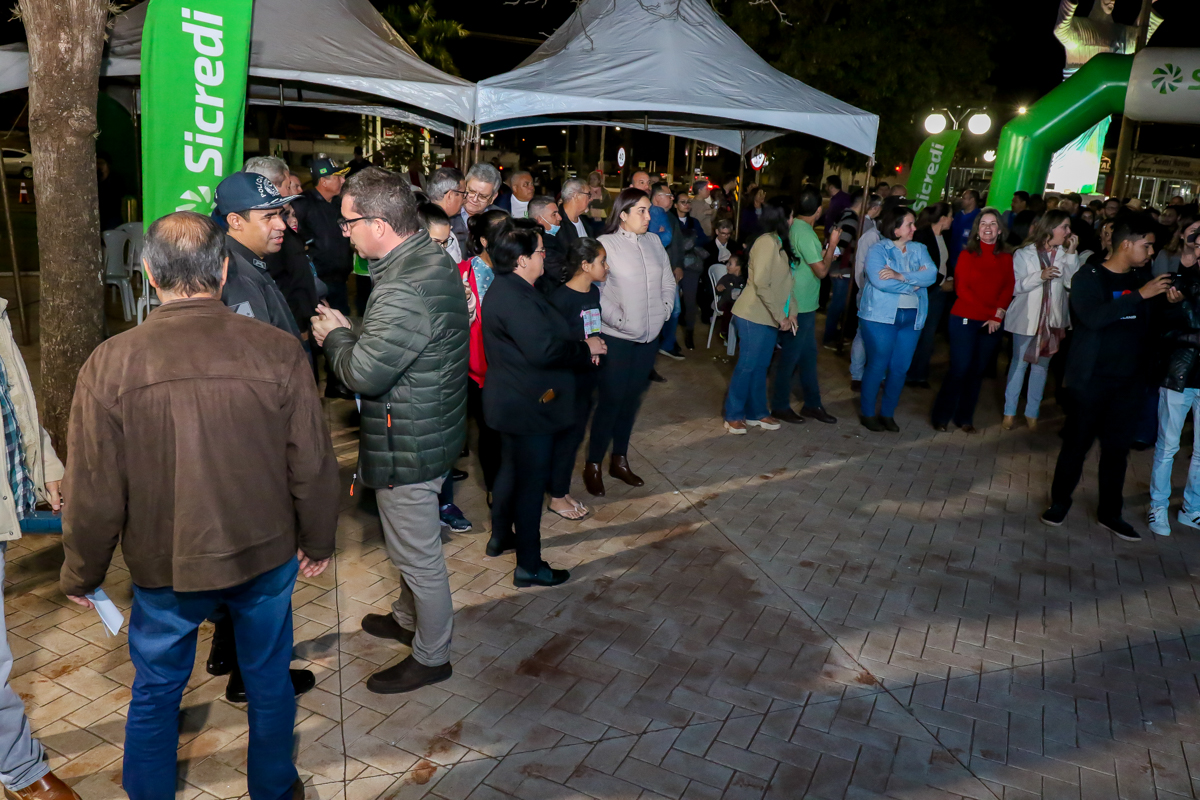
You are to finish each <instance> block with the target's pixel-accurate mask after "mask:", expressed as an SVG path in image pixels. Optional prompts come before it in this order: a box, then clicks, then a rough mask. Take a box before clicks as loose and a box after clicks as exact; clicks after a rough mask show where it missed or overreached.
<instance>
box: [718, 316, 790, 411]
mask: <svg viewBox="0 0 1200 800" xmlns="http://www.w3.org/2000/svg"><path fill="white" fill-rule="evenodd" d="M733 324H734V326H735V330H737V335H738V344H739V345H740V346H741V352H740V353H738V360H737V366H735V367H734V368H733V377H732V378H730V379H729V393H728V394H726V395H725V421H726V422H745V421H746V420H748V419H762V418H763V417H766V416H770V414H769V412H768V410H767V369H769V368H770V366H771V356H772V355H773V354H774V353H775V341H776V339H777V338H778V337H779V329H778V328H776V327H775V326H773V325H759V324H758V323H757V322H751V321H750V320H747V319H742V318H741V317H734V318H733Z"/></svg>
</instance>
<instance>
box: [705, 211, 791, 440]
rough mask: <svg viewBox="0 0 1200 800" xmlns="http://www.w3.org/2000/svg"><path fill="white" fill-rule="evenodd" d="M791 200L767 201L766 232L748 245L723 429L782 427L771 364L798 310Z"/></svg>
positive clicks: (762, 219) (741, 431)
mask: <svg viewBox="0 0 1200 800" xmlns="http://www.w3.org/2000/svg"><path fill="white" fill-rule="evenodd" d="M791 205H792V203H791V200H790V199H789V198H782V197H773V198H771V199H770V200H768V201H767V202H766V203H765V204H764V205H763V207H762V216H760V217H759V221H760V222H761V224H762V234H761V235H760V236H759V237H758V238H757V239H756V240H755V241H754V244H753V246H751V248H750V258H749V261H750V270H749V275H748V277H747V280H746V288H745V289H743V290H742V293H741V295H739V296H738V299H737V302H735V303H734V304H733V324H734V326H735V327H736V330H737V335H738V340H739V343H740V347H741V350H740V352H739V353H738V360H737V366H735V367H734V369H733V377H732V378H730V379H729V391H728V392H727V393H726V395H725V430H726V431H728V432H729V433H733V434H744V433H746V428H747V426H750V427H757V428H762V429H763V430H767V431H777V430H779V426H780V422H779V420H778V419H776V418H775V417H773V416H771V414H770V409H768V408H767V370H768V369H769V368H770V366H771V356H772V355H773V354H774V353H775V342H776V341H777V340H778V338H779V332H780V331H784V332H787V331H792V330H795V328H796V315H795V313H794V311H792V312H789V309H788V299H789V297H790V296H791V293H792V280H793V279H792V259H793V257H794V255H793V253H792V243H791V241H790V240H789V237H788V232H789V229H790V228H791V225H792V208H791ZM788 378H789V379H790V376H788ZM806 399H807V398H806Z"/></svg>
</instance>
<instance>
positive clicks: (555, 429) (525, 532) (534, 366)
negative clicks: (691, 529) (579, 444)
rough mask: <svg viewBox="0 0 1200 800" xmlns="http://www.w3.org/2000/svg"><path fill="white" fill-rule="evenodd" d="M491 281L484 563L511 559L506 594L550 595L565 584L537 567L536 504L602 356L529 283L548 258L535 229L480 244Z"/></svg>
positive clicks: (486, 319) (559, 573) (595, 343)
mask: <svg viewBox="0 0 1200 800" xmlns="http://www.w3.org/2000/svg"><path fill="white" fill-rule="evenodd" d="M488 250H489V252H490V254H491V256H492V270H493V272H494V273H495V280H494V281H493V282H492V287H491V289H490V290H489V291H488V295H487V298H485V300H484V302H483V343H484V348H485V350H486V351H487V355H488V378H487V384H486V385H485V387H484V390H483V411H484V416H485V417H486V418H487V422H488V425H490V426H491V427H492V428H493V429H495V430H497V431H499V432H500V436H501V437H502V440H503V446H502V447H501V454H502V460H501V465H500V474H499V476H497V479H496V496H495V503H494V505H493V506H492V538H491V540H490V541H489V542H488V545H487V554H488V555H489V556H493V557H494V556H498V555H500V554H501V553H503V552H504V551H505V550H508V549H510V548H515V549H516V551H517V568H516V571H515V572H514V573H513V585H515V586H518V587H523V586H555V585H557V584H560V583H562V582H563V581H565V580H567V578H569V577H570V573H569V572H567V571H566V570H565V569H552V568H551V567H550V565H549V564H547V563H546V562H545V561H543V560H542V542H541V519H542V500H543V498H544V497H545V493H546V487H547V485H548V484H549V482H550V474H551V471H552V466H553V459H554V445H555V440H556V439H558V438H561V437H563V436H564V435H569V433H570V429H571V426H572V424H573V423H574V415H575V372H574V370H575V369H576V368H577V367H583V366H587V365H589V364H591V362H592V357H593V356H598V355H601V354H602V353H604V351H605V346H604V342H603V341H602V340H601V339H600V337H598V336H591V337H588V338H586V339H579V338H577V337H574V336H572V335H571V331H570V329H569V328H568V327H567V323H566V321H565V320H564V319H563V318H562V315H561V314H559V313H558V311H556V310H555V309H554V307H553V306H551V305H550V302H549V301H548V300H547V299H546V297H545V295H543V294H542V293H541V292H540V291H538V290H537V289H535V288H534V283H535V282H536V281H537V279H538V278H540V277H541V276H542V272H543V263H542V262H543V259H544V257H545V253H546V250H545V248H544V247H543V245H542V237H541V234H540V233H538V232H537V231H536V230H533V229H530V228H526V227H517V226H513V225H511V224H510V225H507V226H505V227H504V229H503V230H501V231H500V232H499V233H498V234H494V235H493V238H491V239H489V240H488Z"/></svg>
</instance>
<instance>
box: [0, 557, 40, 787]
mask: <svg viewBox="0 0 1200 800" xmlns="http://www.w3.org/2000/svg"><path fill="white" fill-rule="evenodd" d="M7 548H8V542H0V584H3V583H4V559H5V553H6V551H7ZM12 666H13V652H12V650H11V649H10V648H9V646H8V630H7V629H6V628H5V625H4V595H3V592H0V784H3V785H4V787H5V788H7V789H12V790H13V791H14V792H18V791H20V790H22V789H24V788H25V787H27V786H29V785H30V784H32V783H37V782H38V781H40V780H41V779H42V778H44V777H46V773H47V772H49V771H50V763H49V762H48V761H47V760H46V751H45V750H43V749H42V743H41V742H39V741H38V740H37V739H35V738H33V731H32V729H31V728H30V727H29V717H27V716H25V701H24V700H22V699H21V697H20V695H18V694H17V693H16V692H15V691H14V690H13V688H12V686H10V685H9V682H8V679H9V677H10V676H11V675H12ZM0 794H3V792H2V791H0Z"/></svg>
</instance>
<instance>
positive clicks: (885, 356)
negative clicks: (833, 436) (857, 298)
mask: <svg viewBox="0 0 1200 800" xmlns="http://www.w3.org/2000/svg"><path fill="white" fill-rule="evenodd" d="M916 324H917V309H915V308H898V309H896V320H895V321H894V322H892V323H891V324H890V325H889V324H888V323H886V322H869V321H867V320H865V319H860V320H859V321H858V329H859V330H860V331H862V337H863V344H864V345H866V348H867V366H866V369H864V370H863V377H862V397H861V398H860V411H861V412H862V415H863V416H864V417H873V416H875V402H876V400H877V399H878V397H879V387H880V386H883V403H882V407H881V408H880V410H879V415H880V416H883V417H894V416H895V415H896V406H898V405H900V391H901V390H902V389H903V388H904V378H905V376H906V375H907V374H908V365H909V364H911V363H912V356H913V351H915V350H916V349H917V340H918V339H920V338H921V332H920V331H919V330H917V329H916V327H915V326H916ZM885 376H886V377H887V384H886V385H884V380H883V379H884V377H885Z"/></svg>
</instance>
